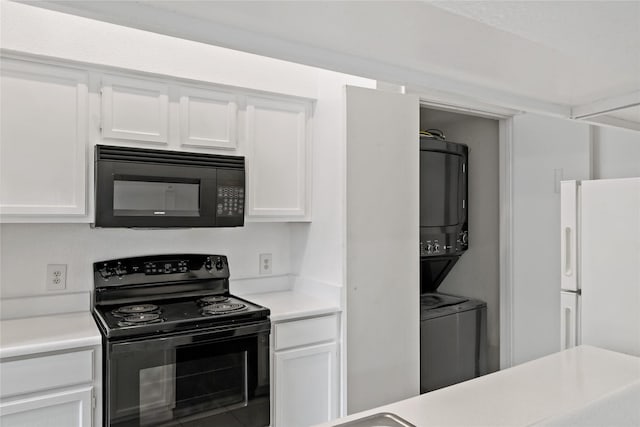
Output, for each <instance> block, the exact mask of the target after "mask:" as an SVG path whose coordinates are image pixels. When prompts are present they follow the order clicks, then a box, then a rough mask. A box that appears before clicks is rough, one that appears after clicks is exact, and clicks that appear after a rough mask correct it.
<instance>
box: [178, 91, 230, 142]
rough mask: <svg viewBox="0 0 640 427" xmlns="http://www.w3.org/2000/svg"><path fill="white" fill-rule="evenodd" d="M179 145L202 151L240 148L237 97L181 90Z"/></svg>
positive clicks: (226, 94)
mask: <svg viewBox="0 0 640 427" xmlns="http://www.w3.org/2000/svg"><path fill="white" fill-rule="evenodd" d="M179 92H180V124H179V127H180V144H181V145H183V146H187V147H188V146H195V147H203V148H223V149H230V150H235V149H236V148H237V145H238V143H237V132H236V128H237V123H236V118H237V114H238V101H237V96H236V95H235V94H232V93H226V92H220V91H214V90H209V89H201V88H190V87H180V88H179Z"/></svg>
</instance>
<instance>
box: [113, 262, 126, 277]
mask: <svg viewBox="0 0 640 427" xmlns="http://www.w3.org/2000/svg"><path fill="white" fill-rule="evenodd" d="M113 273H114V274H116V275H117V276H118V278H119V279H122V276H124V275H125V274H127V268H126V267H125V266H124V265H122V264H120V263H118V265H117V266H116V268H114V269H113Z"/></svg>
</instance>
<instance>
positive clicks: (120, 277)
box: [93, 254, 229, 286]
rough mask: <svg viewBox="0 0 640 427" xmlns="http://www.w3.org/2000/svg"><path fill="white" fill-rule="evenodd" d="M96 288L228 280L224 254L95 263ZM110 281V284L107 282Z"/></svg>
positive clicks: (167, 256) (162, 256)
mask: <svg viewBox="0 0 640 427" xmlns="http://www.w3.org/2000/svg"><path fill="white" fill-rule="evenodd" d="M93 269H94V276H95V280H96V285H97V286H99V284H100V283H104V284H105V285H107V286H110V285H109V284H111V283H113V284H115V282H118V283H122V284H124V283H130V284H139V283H158V282H165V281H166V282H168V281H172V280H184V279H212V278H213V279H227V278H229V265H228V263H227V257H225V256H224V255H195V254H185V255H178V254H176V255H157V256H147V257H135V258H122V259H119V260H110V261H103V262H97V263H94V264H93ZM105 282H108V283H109V284H108V283H105Z"/></svg>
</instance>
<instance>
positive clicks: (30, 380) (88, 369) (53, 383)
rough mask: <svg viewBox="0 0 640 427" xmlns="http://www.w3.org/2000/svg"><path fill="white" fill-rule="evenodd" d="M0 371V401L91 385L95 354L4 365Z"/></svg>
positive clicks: (6, 363)
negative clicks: (39, 392) (8, 397)
mask: <svg viewBox="0 0 640 427" xmlns="http://www.w3.org/2000/svg"><path fill="white" fill-rule="evenodd" d="M0 370H1V371H2V375H1V376H0V397H5V396H13V395H17V394H23V393H31V392H34V391H39V390H47V389H52V388H57V387H65V386H70V385H75V384H82V383H90V382H92V381H93V350H83V351H75V352H73V353H63V354H54V355H50V356H42V357H33V358H30V359H21V360H13V361H10V362H2V364H0Z"/></svg>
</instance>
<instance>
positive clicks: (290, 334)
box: [274, 315, 338, 350]
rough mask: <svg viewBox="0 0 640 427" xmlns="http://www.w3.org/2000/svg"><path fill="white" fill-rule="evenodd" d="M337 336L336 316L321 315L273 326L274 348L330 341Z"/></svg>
mask: <svg viewBox="0 0 640 427" xmlns="http://www.w3.org/2000/svg"><path fill="white" fill-rule="evenodd" d="M337 337H338V316H336V315H331V316H322V317H314V318H311V319H304V320H296V321H292V322H284V323H276V324H275V326H274V343H275V350H282V349H285V348H290V347H296V346H301V345H308V344H314V343H318V342H322V341H332V340H335V339H336V338H337Z"/></svg>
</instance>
